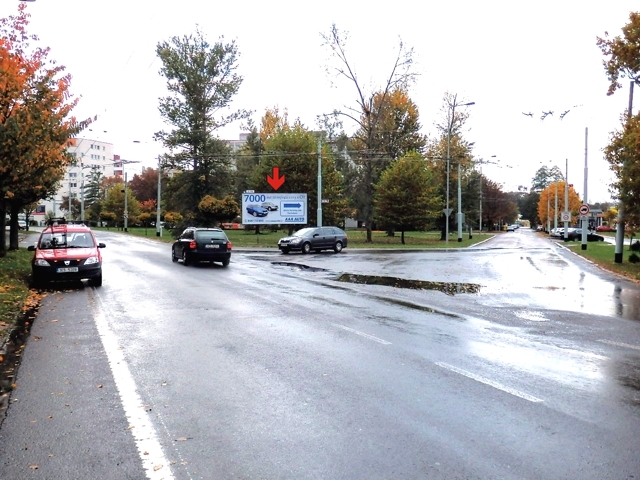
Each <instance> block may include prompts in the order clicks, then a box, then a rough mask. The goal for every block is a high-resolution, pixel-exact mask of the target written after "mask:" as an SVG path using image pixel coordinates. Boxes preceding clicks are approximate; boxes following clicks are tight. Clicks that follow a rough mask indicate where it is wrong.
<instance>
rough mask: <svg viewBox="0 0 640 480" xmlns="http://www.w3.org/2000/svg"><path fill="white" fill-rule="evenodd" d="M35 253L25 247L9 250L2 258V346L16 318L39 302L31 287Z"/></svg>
mask: <svg viewBox="0 0 640 480" xmlns="http://www.w3.org/2000/svg"><path fill="white" fill-rule="evenodd" d="M31 257H33V253H32V252H29V251H27V249H25V248H21V249H19V250H12V251H9V252H7V255H6V257H3V258H0V346H1V345H2V344H3V343H4V341H5V340H6V338H7V335H8V334H9V332H10V330H11V328H12V327H13V325H14V324H15V322H16V320H17V319H18V318H19V317H21V316H22V315H24V314H25V313H26V312H27V311H29V310H30V309H31V308H32V307H33V302H36V304H37V294H36V293H35V291H32V290H30V289H29V276H30V274H31Z"/></svg>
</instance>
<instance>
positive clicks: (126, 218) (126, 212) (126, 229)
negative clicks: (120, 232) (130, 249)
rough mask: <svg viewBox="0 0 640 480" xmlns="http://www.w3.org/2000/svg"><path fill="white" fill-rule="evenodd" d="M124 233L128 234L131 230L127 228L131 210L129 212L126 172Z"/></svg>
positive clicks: (125, 173)
mask: <svg viewBox="0 0 640 480" xmlns="http://www.w3.org/2000/svg"><path fill="white" fill-rule="evenodd" d="M123 192H124V215H123V217H124V231H125V232H128V231H129V229H128V228H127V223H128V220H129V210H128V206H127V172H124V190H123Z"/></svg>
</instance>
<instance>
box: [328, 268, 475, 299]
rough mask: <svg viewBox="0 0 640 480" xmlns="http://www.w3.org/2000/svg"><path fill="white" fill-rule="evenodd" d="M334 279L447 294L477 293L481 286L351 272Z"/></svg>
mask: <svg viewBox="0 0 640 480" xmlns="http://www.w3.org/2000/svg"><path fill="white" fill-rule="evenodd" d="M336 280H337V281H339V282H347V283H360V284H364V285H382V286H385V287H394V288H409V289H413V290H437V291H439V292H442V293H446V294H447V295H455V294H456V293H479V292H480V287H481V285H478V284H477V283H456V282H429V281H426V280H407V279H406V278H397V277H383V276H379V275H356V274H353V273H343V274H342V275H340V276H339V277H338V278H337V279H336Z"/></svg>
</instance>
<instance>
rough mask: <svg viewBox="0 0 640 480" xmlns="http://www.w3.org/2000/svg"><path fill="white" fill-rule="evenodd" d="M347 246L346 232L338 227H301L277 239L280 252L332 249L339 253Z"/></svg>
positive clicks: (307, 251)
mask: <svg viewBox="0 0 640 480" xmlns="http://www.w3.org/2000/svg"><path fill="white" fill-rule="evenodd" d="M346 246H347V234H346V233H345V232H344V230H342V229H340V228H338V227H308V228H302V229H300V230H298V231H297V232H295V233H294V234H293V235H291V236H288V237H283V238H281V239H280V240H278V248H279V249H280V251H281V252H282V253H289V252H292V251H294V250H299V251H301V252H302V253H309V252H311V250H313V251H314V252H320V251H322V250H333V251H334V252H336V253H340V252H341V251H342V249H343V248H344V247H346Z"/></svg>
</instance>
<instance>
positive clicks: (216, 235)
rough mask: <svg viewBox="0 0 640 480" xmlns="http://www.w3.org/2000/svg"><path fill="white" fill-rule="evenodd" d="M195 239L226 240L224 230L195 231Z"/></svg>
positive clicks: (204, 240)
mask: <svg viewBox="0 0 640 480" xmlns="http://www.w3.org/2000/svg"><path fill="white" fill-rule="evenodd" d="M196 240H197V241H199V242H210V241H211V240H221V241H223V242H226V241H227V236H226V235H225V233H224V232H206V231H205V232H196Z"/></svg>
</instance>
